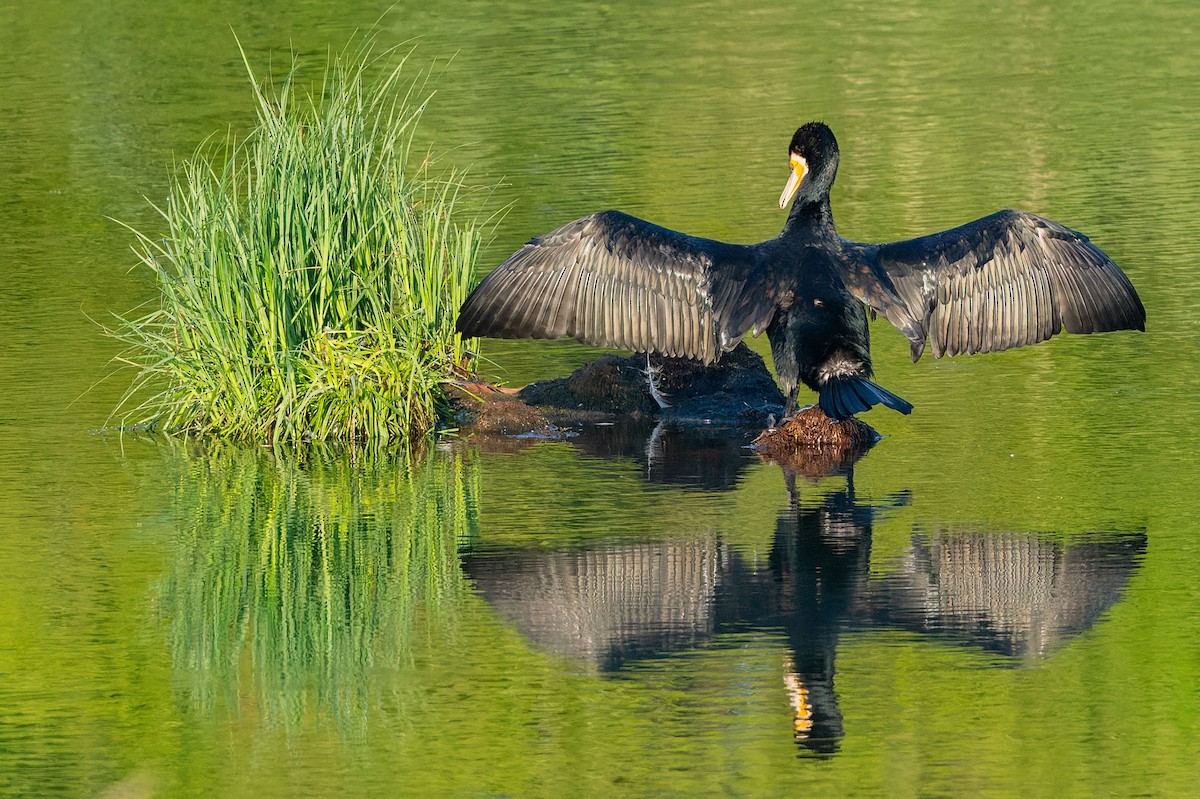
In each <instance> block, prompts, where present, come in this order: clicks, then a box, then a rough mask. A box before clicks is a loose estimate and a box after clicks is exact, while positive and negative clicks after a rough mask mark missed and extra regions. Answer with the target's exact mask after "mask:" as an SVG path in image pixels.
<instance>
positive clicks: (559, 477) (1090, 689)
mask: <svg viewBox="0 0 1200 799" xmlns="http://www.w3.org/2000/svg"><path fill="white" fill-rule="evenodd" d="M928 6H929V4H926V3H905V4H900V5H896V4H866V3H864V4H852V5H848V6H844V7H836V8H834V7H828V6H826V5H819V4H803V3H801V4H795V3H793V4H775V5H768V6H757V7H753V8H751V7H747V6H744V5H742V4H734V3H720V2H717V3H704V4H698V5H694V6H690V7H687V8H683V7H677V6H675V5H674V4H644V3H639V4H607V5H605V4H582V5H579V6H564V5H562V4H559V3H549V2H543V3H533V2H525V3H519V4H509V5H499V4H472V3H443V4H435V3H423V4H415V3H403V2H402V3H400V4H397V5H394V6H393V5H391V4H389V3H377V4H371V5H350V4H338V3H315V2H302V3H276V2H270V3H264V4H250V5H249V6H246V7H242V6H238V5H234V4H228V3H215V2H210V0H196V1H195V2H191V3H186V4H172V5H171V6H170V7H166V6H165V5H164V4H144V3H133V2H128V0H118V2H112V3H104V4H87V3H79V2H45V3H38V4H15V3H0V212H2V214H0V265H2V268H3V280H2V281H0V330H2V331H3V345H2V346H0V375H2V379H3V391H0V793H3V794H5V795H12V796H94V795H102V794H105V792H106V791H108V792H109V793H108V794H106V795H110V796H289V797H290V796H338V795H346V796H357V795H447V796H491V795H497V796H595V795H598V796H620V795H629V796H639V795H640V796H658V795H687V796H697V795H700V796H707V795H735V796H783V795H811V796H837V795H856V796H857V795H863V796H906V795H907V796H916V795H921V796H975V795H983V796H1017V795H1020V796H1029V795H1033V796H1038V795H1041V796H1056V797H1058V796H1094V795H1104V796H1107V795H1111V796H1130V795H1151V796H1186V795H1194V793H1195V791H1196V786H1197V785H1198V784H1200V588H1198V587H1197V585H1198V584H1200V543H1197V540H1198V535H1197V534H1198V533H1200V523H1198V522H1197V512H1198V511H1200V499H1198V498H1197V495H1198V492H1200V467H1198V466H1197V462H1196V457H1195V436H1196V431H1197V429H1198V427H1200V400H1198V399H1197V393H1196V386H1197V383H1198V380H1197V377H1198V375H1197V372H1198V364H1200V326H1198V325H1197V322H1196V318H1195V314H1196V312H1195V297H1196V296H1197V295H1198V294H1200V271H1198V270H1197V269H1196V268H1195V264H1194V260H1195V254H1196V253H1197V252H1198V251H1200V232H1198V231H1200V229H1198V228H1197V226H1196V219H1197V218H1200V193H1198V192H1197V191H1196V189H1195V177H1194V176H1195V164H1196V163H1197V161H1198V159H1200V110H1197V109H1198V108H1200V103H1197V101H1196V100H1197V98H1198V97H1200V49H1197V48H1196V47H1195V41H1194V40H1195V36H1196V33H1197V31H1198V30H1200V10H1197V9H1196V8H1194V7H1192V6H1191V5H1188V4H1157V5H1154V6H1148V7H1144V8H1142V7H1136V6H1129V5H1128V4H1122V3H1115V2H1103V3H1082V2H1078V3H1064V4H1056V5H1054V6H1037V5H1029V4H1018V5H1015V6H994V5H982V6H978V7H969V6H967V5H962V4H946V5H945V7H942V8H930V7H928ZM389 9H390V10H389ZM381 17H382V22H381V28H380V31H381V32H380V38H381V40H382V42H383V43H386V44H392V43H399V42H403V41H407V40H414V41H416V42H417V52H416V54H415V55H414V56H413V59H412V63H413V64H414V65H419V66H422V67H426V66H429V65H431V64H432V65H433V66H432V71H433V73H434V85H435V86H436V89H437V94H436V96H435V97H434V99H433V101H432V102H431V104H430V106H429V110H428V112H427V116H426V118H425V120H424V122H423V130H422V136H423V137H424V139H425V140H427V141H429V142H432V143H434V144H435V145H436V146H437V148H438V150H439V152H441V153H442V154H443V157H444V158H445V159H446V162H447V163H449V164H455V165H458V166H469V167H470V169H471V172H470V174H471V178H472V180H473V181H474V182H476V183H477V184H479V185H481V186H494V185H497V184H499V188H497V189H496V190H495V191H494V192H493V193H492V194H491V195H490V196H489V197H488V198H487V199H486V207H487V208H488V209H489V210H495V209H497V208H500V207H507V213H506V215H505V216H504V217H503V220H502V221H501V222H500V223H499V224H498V225H497V227H496V230H495V233H494V237H493V240H492V242H491V244H490V245H489V249H488V252H487V253H486V255H485V261H486V263H487V264H489V265H490V264H493V263H497V262H499V261H500V260H501V259H502V258H503V257H504V256H505V255H506V254H507V253H508V252H511V251H512V250H513V249H514V248H516V247H517V246H519V245H520V244H521V243H522V242H523V241H524V240H526V239H527V238H529V237H530V236H531V235H534V234H536V233H540V232H544V231H546V230H549V229H550V228H552V227H554V226H556V225H558V224H560V223H562V222H564V221H567V220H570V219H573V218H575V217H577V216H580V215H582V214H583V213H586V212H588V211H592V210H597V209H601V208H606V207H618V208H621V209H623V210H626V211H628V212H631V213H634V214H638V215H641V216H644V217H646V218H649V219H651V220H652V221H655V222H657V223H659V224H663V225H666V226H669V227H674V228H677V229H682V230H686V231H688V232H691V233H695V234H699V235H705V236H710V237H716V238H723V239H727V240H734V241H753V240H759V239H762V238H766V237H768V236H770V235H773V234H774V233H775V232H776V231H777V230H778V228H779V226H780V225H781V223H782V218H781V214H780V212H779V211H778V209H777V208H776V206H775V201H776V198H777V197H778V195H779V191H780V188H781V187H782V183H783V181H784V179H785V177H786V170H787V165H786V160H785V158H786V154H785V147H786V144H787V141H788V139H789V137H790V135H791V133H792V131H793V130H794V129H795V128H796V127H797V125H798V124H800V123H801V122H804V121H806V120H808V119H813V118H820V119H824V120H825V121H827V122H828V123H830V125H832V126H833V128H834V130H835V131H836V132H837V134H838V137H839V141H840V143H841V149H842V168H841V170H840V173H839V176H838V183H837V185H836V187H835V190H834V196H833V200H834V212H835V214H836V216H837V219H838V222H839V225H840V229H841V231H842V233H843V234H844V235H846V236H848V237H851V238H858V239H864V240H886V239H893V238H900V237H906V236H911V235H917V234H920V233H925V232H929V231H933V230H939V229H942V228H945V227H948V226H951V225H954V224H957V223H960V222H964V221H967V220H969V219H972V218H975V217H978V216H981V215H983V214H985V213H989V212H991V211H993V210H996V209H998V208H1002V207H1008V206H1016V207H1023V208H1026V209H1028V210H1032V211H1036V212H1039V213H1042V214H1044V215H1047V216H1050V217H1052V218H1054V219H1057V220H1059V221H1061V222H1063V223H1065V224H1068V225H1070V226H1072V227H1075V228H1078V229H1080V230H1083V231H1085V232H1086V233H1088V234H1089V235H1090V236H1091V237H1092V239H1093V240H1094V241H1095V242H1096V243H1098V244H1099V245H1100V246H1101V247H1103V248H1104V249H1105V250H1106V251H1107V252H1109V253H1110V254H1111V255H1112V256H1113V257H1114V259H1115V260H1116V261H1117V262H1118V263H1120V264H1121V265H1122V266H1123V267H1124V268H1125V269H1126V271H1127V272H1128V274H1129V275H1130V278H1131V279H1132V281H1133V283H1134V284H1135V286H1137V288H1138V290H1139V292H1140V293H1141V296H1142V298H1143V300H1144V302H1145V305H1146V308H1147V312H1148V316H1149V321H1148V326H1147V327H1148V329H1147V332H1146V333H1145V334H1136V333H1123V334H1114V335H1105V336H1097V337H1074V338H1073V337H1064V338H1060V339H1056V340H1054V341H1051V342H1048V343H1046V344H1043V345H1039V346H1037V347H1032V348H1027V349H1023V350H1018V351H1013V352H1006V353H998V354H993V355H987V356H976V357H970V358H961V359H956V360H944V361H934V360H933V359H930V358H927V359H924V360H922V362H921V363H919V364H916V365H913V364H911V363H908V356H907V352H908V347H907V343H906V341H905V340H904V339H903V337H902V336H901V335H900V334H899V333H898V332H896V331H894V330H892V329H891V328H890V327H888V326H887V325H886V324H885V323H884V322H882V320H881V321H879V322H877V323H876V324H875V327H874V330H873V334H874V339H873V342H874V351H875V360H876V371H877V375H878V378H879V380H880V382H881V383H883V384H884V385H886V386H887V387H888V388H890V389H892V390H894V391H896V392H897V393H898V394H900V395H902V396H904V397H905V398H907V399H909V400H911V401H912V402H913V403H914V404H915V406H916V411H915V412H914V413H913V415H912V416H910V417H901V416H899V415H897V414H888V413H886V412H883V411H875V412H872V413H871V414H870V415H869V416H868V417H867V419H868V421H869V422H870V423H871V424H872V425H873V426H875V427H876V428H877V429H879V430H880V432H881V433H883V434H884V436H885V438H884V440H883V441H882V442H881V443H880V444H879V445H878V446H877V447H876V448H875V449H874V450H873V451H872V452H871V453H870V454H869V455H868V456H867V457H866V458H865V459H863V460H862V461H860V462H859V463H858V464H857V465H856V466H855V468H854V471H853V475H852V478H850V477H847V476H846V475H838V476H833V477H827V478H824V479H821V480H817V481H809V480H805V479H803V478H801V479H799V480H797V481H794V484H793V485H789V482H788V480H787V479H786V477H785V475H784V474H783V472H782V471H781V469H780V468H779V467H777V466H772V465H769V464H765V463H763V462H761V461H759V460H758V459H757V458H756V457H754V456H753V455H752V454H750V453H749V452H747V451H745V450H742V449H739V448H738V446H737V443H736V442H732V443H731V442H730V440H728V439H723V438H721V437H720V436H717V435H715V434H713V435H703V436H698V435H687V434H686V433H682V432H679V431H672V430H666V431H659V432H658V433H656V434H653V435H651V431H648V430H642V431H640V433H639V434H638V435H635V436H634V437H633V438H618V437H616V436H615V434H614V435H611V436H609V437H608V438H605V437H604V435H605V434H604V433H603V431H600V432H597V431H592V434H591V436H590V437H589V436H580V437H579V438H578V439H572V440H570V441H566V442H540V443H539V442H532V441H526V442H522V443H521V444H520V445H514V446H512V447H509V448H508V451H492V450H491V449H489V448H478V447H474V446H471V445H465V446H464V445H461V444H456V445H454V446H448V447H441V448H437V449H435V450H433V451H432V452H431V453H430V454H429V456H428V457H427V458H425V459H424V460H421V461H418V462H408V463H406V462H399V461H397V460H396V459H387V458H367V457H362V456H357V457H352V456H350V455H348V454H345V453H338V452H336V451H334V452H328V451H321V452H310V453H304V454H303V455H272V454H270V453H267V452H258V451H254V450H245V449H238V448H233V447H225V446H222V445H219V444H208V445H198V444H171V443H168V442H163V441H158V440H154V439H145V438H133V437H129V436H126V437H124V438H122V437H121V436H119V435H117V434H116V433H114V432H111V431H106V430H105V425H106V423H107V422H108V413H109V411H110V410H111V408H112V407H113V405H114V403H115V401H116V399H117V397H118V396H119V394H120V392H121V390H122V388H123V387H124V385H125V383H124V380H125V378H123V377H121V376H117V377H115V378H108V379H104V378H105V376H106V375H108V374H109V372H110V371H111V367H110V366H109V360H110V358H112V356H113V355H115V354H116V351H117V347H116V344H115V343H114V342H113V341H112V340H111V339H107V338H105V337H104V336H103V335H101V334H100V331H99V328H98V325H97V322H98V321H104V320H106V319H108V315H109V314H111V313H113V312H125V311H128V310H129V309H130V308H133V307H134V306H137V305H138V304H140V303H143V302H146V301H149V300H152V299H153V296H154V294H153V287H152V286H151V285H150V284H149V282H148V280H147V277H146V275H144V274H143V273H141V272H139V271H137V270H136V269H132V267H133V266H134V264H135V259H134V257H133V255H132V253H131V252H130V251H129V245H130V244H131V236H130V235H129V234H128V233H127V232H126V231H125V230H124V229H123V228H122V227H121V226H120V225H118V224H117V223H116V222H114V221H112V219H113V218H115V219H119V220H122V221H125V222H129V223H131V224H133V225H135V226H137V227H139V228H142V229H147V230H152V229H154V224H155V220H154V215H153V212H152V210H151V209H150V208H149V205H148V202H147V199H148V200H149V201H160V200H161V198H162V196H163V195H164V193H165V191H166V186H167V175H168V165H169V164H170V162H171V160H172V159H173V158H175V157H178V156H183V155H186V154H188V153H190V152H191V150H192V149H193V148H194V147H195V146H196V144H198V143H199V142H200V141H201V140H202V139H203V138H204V137H205V136H207V135H209V134H211V133H213V132H222V131H224V130H225V129H226V127H227V126H230V125H232V126H234V127H235V129H237V128H239V127H240V126H243V125H245V124H246V123H247V121H248V120H249V119H250V118H251V117H252V114H253V106H252V98H251V95H250V93H249V91H248V87H247V86H246V84H245V78H244V75H243V68H242V65H241V63H240V58H239V55H238V52H237V47H236V44H235V42H234V39H233V32H236V33H237V35H238V36H239V37H240V39H241V41H242V43H243V45H244V46H245V48H246V50H247V53H248V55H249V57H250V59H251V60H252V61H254V62H255V63H257V64H265V63H267V61H268V59H269V58H271V54H272V53H274V54H275V56H274V57H275V61H276V63H277V64H282V63H283V62H285V61H286V57H285V56H283V55H282V53H284V52H285V51H286V50H287V49H288V48H289V47H290V48H293V49H295V50H296V51H297V52H299V53H301V54H302V55H303V56H304V57H305V58H307V59H309V60H310V61H311V62H312V63H313V64H314V65H317V66H319V65H320V63H321V61H322V59H323V54H324V53H325V51H326V50H327V49H328V48H329V47H334V48H339V47H340V46H341V45H342V44H344V43H345V41H346V40H347V38H348V37H350V36H351V35H352V34H353V32H354V31H355V30H360V29H365V28H369V27H370V26H371V25H372V24H373V23H374V22H375V20H377V19H379V18H381ZM762 344H763V342H757V343H756V346H757V347H759V348H760V351H765V350H763V349H762ZM487 354H488V355H489V356H490V357H492V358H493V359H494V361H495V366H494V367H493V369H494V370H495V371H496V372H497V373H499V374H500V376H502V377H503V378H504V379H507V380H509V381H511V382H513V383H523V382H526V381H529V380H532V379H538V378H544V377H551V376H557V375H561V374H563V373H565V372H567V371H569V370H570V369H571V368H573V367H575V366H577V365H578V364H580V363H582V362H584V361H586V360H588V359H590V358H591V357H593V356H594V351H592V350H589V349H587V348H584V347H581V346H578V345H574V344H566V343H544V342H543V343H530V342H516V343H511V342H505V343H501V342H493V343H489V347H488V349H487Z"/></svg>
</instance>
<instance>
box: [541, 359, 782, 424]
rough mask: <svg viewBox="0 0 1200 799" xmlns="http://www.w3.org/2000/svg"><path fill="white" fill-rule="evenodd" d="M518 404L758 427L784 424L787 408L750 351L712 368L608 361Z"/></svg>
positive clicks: (548, 384) (550, 383) (685, 362)
mask: <svg viewBox="0 0 1200 799" xmlns="http://www.w3.org/2000/svg"><path fill="white" fill-rule="evenodd" d="M651 377H653V386H654V388H653V392H652V390H651ZM655 394H657V399H656V398H655V396H654V395H655ZM518 396H519V397H520V399H521V400H523V401H524V402H526V403H528V404H529V405H532V406H536V407H540V408H555V409H562V410H571V411H590V412H599V413H609V414H615V415H620V416H657V417H659V418H663V419H671V420H675V421H694V422H726V423H737V424H745V425H755V426H766V425H767V424H769V422H770V419H771V417H772V416H774V417H775V418H779V417H781V416H782V415H783V402H784V397H783V394H782V393H781V392H780V391H779V387H778V386H776V385H775V381H774V379H773V378H772V377H771V373H770V372H768V371H767V367H766V364H764V363H763V359H762V357H761V356H759V355H758V353H756V352H754V351H752V350H750V349H749V348H748V347H746V346H745V345H738V347H737V348H736V349H734V350H733V351H732V352H728V353H726V354H725V355H723V356H722V357H721V360H720V361H718V362H717V363H715V364H712V365H710V366H705V365H703V364H701V363H699V362H697V361H693V360H691V359H688V358H662V357H659V356H657V355H651V356H650V358H649V361H647V358H646V356H645V355H631V356H628V357H618V356H616V355H605V356H602V357H601V358H599V359H598V360H595V361H593V362H591V363H588V364H585V365H583V366H582V367H580V368H579V369H578V370H576V371H575V373H574V374H572V375H571V376H570V377H564V378H558V379H555V380H544V381H541V382H538V383H531V384H530V385H528V386H526V387H525V388H523V389H521V390H520V392H519V393H518ZM660 401H661V402H660ZM663 404H665V407H663Z"/></svg>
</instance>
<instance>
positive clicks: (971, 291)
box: [458, 122, 1146, 419]
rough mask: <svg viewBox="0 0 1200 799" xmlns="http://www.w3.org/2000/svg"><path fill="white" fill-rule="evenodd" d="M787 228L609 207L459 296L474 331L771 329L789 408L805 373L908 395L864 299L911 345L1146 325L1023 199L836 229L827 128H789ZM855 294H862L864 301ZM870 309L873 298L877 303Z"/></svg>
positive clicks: (605, 343)
mask: <svg viewBox="0 0 1200 799" xmlns="http://www.w3.org/2000/svg"><path fill="white" fill-rule="evenodd" d="M788 157H789V163H790V165H791V174H790V176H789V177H788V180H787V185H786V186H785V187H784V190H783V194H782V195H781V196H780V198H779V206H780V208H785V207H787V205H788V203H789V202H791V205H792V207H791V212H790V213H789V214H788V218H787V223H786V224H785V225H784V227H783V232H782V233H780V234H779V235H778V236H776V237H775V238H773V239H770V240H768V241H764V242H760V243H758V244H746V245H743V244H726V243H724V242H720V241H713V240H711V239H702V238H697V237H695V236H688V235H686V234H683V233H678V232H676V231H674V230H668V229H666V228H662V227H658V226H657V225H652V224H650V223H649V222H646V221H643V220H641V219H637V218H635V217H632V216H629V215H627V214H623V213H621V212H620V211H601V212H600V213H596V214H592V215H590V216H585V217H584V218H582V219H577V220H575V221H574V222H570V223H568V224H566V225H563V226H562V227H560V228H558V229H557V230H554V231H551V232H550V233H547V234H545V235H544V236H538V237H537V238H534V239H532V240H531V241H530V242H529V243H528V244H526V245H525V246H524V247H522V248H521V249H520V250H518V251H517V252H515V253H513V255H512V256H511V257H509V259H508V260H506V261H505V262H504V263H502V264H500V266H498V267H496V269H495V270H493V271H492V273H491V274H489V275H488V276H487V277H486V278H485V279H484V280H483V281H482V282H481V283H480V284H479V286H477V287H476V288H475V291H474V292H472V294H471V295H470V296H469V297H468V298H467V300H466V302H464V303H463V306H462V308H461V310H460V312H459V318H458V330H459V331H460V332H461V333H463V334H464V335H466V336H489V337H494V338H562V337H566V336H570V337H573V338H576V339H578V340H579V341H582V342H584V343H587V344H593V345H596V346H601V347H614V348H618V349H624V350H632V351H634V352H657V353H661V354H663V355H671V356H684V357H689V358H695V359H698V360H701V361H703V362H705V363H711V362H713V361H715V360H716V359H717V358H719V357H720V356H721V353H722V352H725V351H727V350H730V349H732V348H733V347H735V346H736V345H737V344H738V342H739V341H741V340H742V338H743V337H744V336H745V335H746V334H747V333H753V334H754V335H756V336H757V335H758V334H759V333H761V332H762V331H763V330H765V331H766V332H767V338H768V339H769V340H770V342H771V354H772V356H773V357H774V360H775V371H776V374H777V375H778V379H779V384H780V387H781V388H782V389H783V391H784V392H785V393H786V394H787V397H788V407H787V415H789V416H790V415H791V414H792V412H793V411H794V410H795V406H796V393H797V390H798V385H799V383H801V382H803V383H804V384H805V385H807V386H808V387H809V388H811V389H813V390H814V391H816V392H817V393H818V395H819V405H820V407H821V409H822V410H823V411H824V412H825V413H826V414H827V415H828V416H830V417H833V418H834V419H845V418H848V417H850V416H852V415H854V414H856V413H860V412H862V411H865V410H868V409H869V408H870V407H871V406H873V405H876V404H879V403H882V404H884V405H887V406H888V407H889V408H894V409H895V410H898V411H900V412H901V413H909V412H910V411H911V410H912V405H911V404H909V403H908V402H906V401H904V400H903V399H901V398H900V397H898V396H896V395H895V394H893V393H891V392H890V391H888V390H887V389H885V388H883V387H881V386H878V385H876V384H875V383H872V382H871V381H870V379H869V378H870V377H871V374H872V371H871V351H870V340H869V336H868V332H867V313H866V308H867V307H869V308H870V309H872V311H873V312H875V311H877V312H878V313H880V314H882V315H883V316H884V317H885V318H886V319H887V320H888V321H889V322H891V323H892V324H893V325H895V326H896V327H897V328H899V329H900V330H901V331H902V332H903V333H904V334H905V335H906V336H908V339H909V342H910V345H911V349H912V359H913V361H916V360H917V359H918V358H920V357H921V353H923V352H924V351H925V342H926V339H928V341H929V344H930V346H931V347H932V348H933V354H934V356H935V357H941V356H943V355H958V354H960V353H976V352H992V351H995V350H1004V349H1009V348H1010V347H1020V346H1023V345H1025V344H1035V343H1037V342H1039V341H1045V340H1046V339H1048V338H1050V337H1051V336H1053V335H1055V334H1056V333H1058V332H1059V331H1061V330H1062V329H1063V328H1064V327H1065V328H1066V329H1067V331H1068V332H1070V333H1098V332H1102V331H1108V330H1125V329H1137V330H1145V324H1146V311H1145V309H1144V308H1143V307H1142V302H1141V300H1140V299H1139V298H1138V295H1137V292H1136V291H1134V288H1133V286H1132V285H1131V284H1130V282H1129V279H1128V278H1127V277H1126V276H1125V273H1123V272H1122V271H1121V270H1120V268H1119V267H1118V266H1117V265H1116V264H1115V263H1113V262H1112V260H1111V259H1110V258H1109V257H1108V256H1107V255H1105V254H1104V253H1103V252H1102V251H1101V250H1100V249H1099V248H1098V247H1096V246H1095V245H1094V244H1092V243H1091V242H1090V241H1089V240H1088V238H1087V237H1086V236H1084V235H1083V234H1081V233H1077V232H1075V231H1073V230H1071V229H1069V228H1066V227H1064V226H1062V225H1060V224H1058V223H1057V222H1052V221H1051V220H1049V219H1044V218H1042V217H1039V216H1034V215H1033V214H1029V213H1026V212H1024V211H1014V210H1007V211H1000V212H998V213H995V214H992V215H991V216H985V217H983V218H982V219H977V220H976V221H974V222H970V223H968V224H966V225H963V226H961V227H957V228H954V229H952V230H947V231H944V232H942V233H935V234H932V235H929V236H922V237H921V238H916V239H909V240H907V241H897V242H892V243H890V244H863V243H859V242H855V241H848V240H846V239H843V238H842V237H841V236H839V235H838V233H837V229H836V228H835V227H834V223H833V213H832V211H831V210H830V206H829V191H830V188H831V187H832V186H833V180H834V177H835V176H836V175H837V168H838V161H839V160H840V155H839V152H838V145H837V139H835V138H834V135H833V131H831V130H830V129H829V128H828V127H827V126H826V125H825V124H824V123H821V122H809V123H808V124H806V125H804V126H803V127H801V128H800V129H799V130H797V131H796V135H795V136H793V137H792V142H791V145H790V147H789V148H788ZM864 304H865V306H866V307H864ZM872 315H873V314H872Z"/></svg>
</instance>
